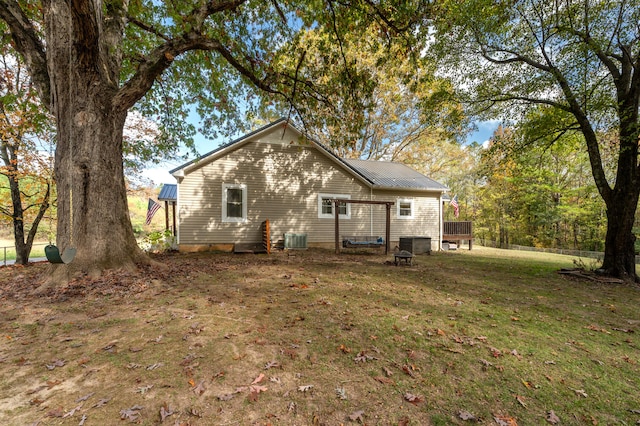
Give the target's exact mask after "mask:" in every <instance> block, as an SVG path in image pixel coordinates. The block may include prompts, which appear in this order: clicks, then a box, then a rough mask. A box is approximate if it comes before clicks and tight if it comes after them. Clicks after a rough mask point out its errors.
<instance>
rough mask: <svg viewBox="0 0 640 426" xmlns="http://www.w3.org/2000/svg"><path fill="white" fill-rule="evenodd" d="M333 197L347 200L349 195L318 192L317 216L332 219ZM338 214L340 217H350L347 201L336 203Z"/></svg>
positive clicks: (349, 206) (349, 207)
mask: <svg viewBox="0 0 640 426" xmlns="http://www.w3.org/2000/svg"><path fill="white" fill-rule="evenodd" d="M334 198H338V199H343V200H349V199H351V196H350V195H344V194H318V218H320V219H333V218H335V216H334V211H333V208H334V203H333V201H331V200H333V199H334ZM338 214H339V215H340V218H341V219H350V218H351V205H350V204H348V203H341V204H339V205H338Z"/></svg>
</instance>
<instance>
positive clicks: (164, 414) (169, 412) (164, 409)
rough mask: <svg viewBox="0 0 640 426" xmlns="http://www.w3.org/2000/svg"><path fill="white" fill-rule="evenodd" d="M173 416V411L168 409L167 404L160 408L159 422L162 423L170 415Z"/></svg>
mask: <svg viewBox="0 0 640 426" xmlns="http://www.w3.org/2000/svg"><path fill="white" fill-rule="evenodd" d="M172 414H174V411H173V409H172V408H171V407H169V405H168V404H167V403H164V404H163V405H162V406H161V407H160V421H161V422H164V420H165V419H166V418H167V417H169V416H170V415H172Z"/></svg>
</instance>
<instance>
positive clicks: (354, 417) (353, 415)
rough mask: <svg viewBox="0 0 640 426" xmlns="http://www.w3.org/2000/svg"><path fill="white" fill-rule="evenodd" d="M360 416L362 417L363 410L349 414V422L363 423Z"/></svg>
mask: <svg viewBox="0 0 640 426" xmlns="http://www.w3.org/2000/svg"><path fill="white" fill-rule="evenodd" d="M362 416H364V410H358V411H356V412H353V413H351V414H349V420H351V421H352V422H360V423H364V419H363V418H362Z"/></svg>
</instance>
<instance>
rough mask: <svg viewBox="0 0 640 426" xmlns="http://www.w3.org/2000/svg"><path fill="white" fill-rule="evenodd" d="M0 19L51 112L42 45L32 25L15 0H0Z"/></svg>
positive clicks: (49, 84)
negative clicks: (3, 22)
mask: <svg viewBox="0 0 640 426" xmlns="http://www.w3.org/2000/svg"><path fill="white" fill-rule="evenodd" d="M0 18H1V19H2V20H3V21H5V22H6V23H7V25H8V26H9V30H10V31H11V38H12V39H13V41H14V43H15V46H16V50H17V51H18V52H20V54H21V55H22V57H23V58H24V60H25V62H26V63H27V68H28V70H29V73H30V75H31V79H32V80H33V83H34V85H35V87H36V88H37V90H38V94H39V95H40V99H42V102H43V103H44V105H45V107H46V108H47V110H49V111H50V110H51V83H50V80H49V72H48V70H47V58H46V52H45V48H44V45H43V43H42V41H41V40H40V38H39V37H38V32H37V30H36V28H35V27H34V25H33V23H32V22H31V21H29V18H28V17H27V15H26V14H25V13H24V11H23V10H22V9H21V8H20V5H19V4H18V2H17V1H16V0H0Z"/></svg>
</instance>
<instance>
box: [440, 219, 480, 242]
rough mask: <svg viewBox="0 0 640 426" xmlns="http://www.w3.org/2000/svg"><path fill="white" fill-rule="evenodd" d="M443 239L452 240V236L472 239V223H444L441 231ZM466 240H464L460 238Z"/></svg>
mask: <svg viewBox="0 0 640 426" xmlns="http://www.w3.org/2000/svg"><path fill="white" fill-rule="evenodd" d="M443 231H444V232H443V234H444V238H445V239H446V238H451V239H453V238H454V236H459V237H472V236H473V222H471V221H460V222H444V229H443ZM460 239H466V238H460Z"/></svg>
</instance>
